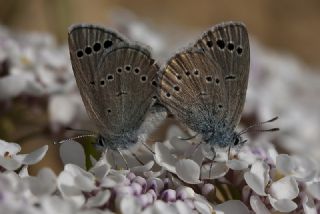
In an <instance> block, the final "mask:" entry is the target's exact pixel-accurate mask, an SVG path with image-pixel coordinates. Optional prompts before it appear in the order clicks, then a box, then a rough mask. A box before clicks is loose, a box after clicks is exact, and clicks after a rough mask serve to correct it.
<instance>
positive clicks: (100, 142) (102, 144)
mask: <svg viewBox="0 0 320 214" xmlns="http://www.w3.org/2000/svg"><path fill="white" fill-rule="evenodd" d="M98 144H99V146H104V143H103V139H102V137H99V139H98Z"/></svg>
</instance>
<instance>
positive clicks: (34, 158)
mask: <svg viewBox="0 0 320 214" xmlns="http://www.w3.org/2000/svg"><path fill="white" fill-rule="evenodd" d="M182 143H183V144H184V146H185V149H182ZM206 146H207V145H202V144H193V143H189V142H181V141H179V140H171V141H170V142H169V141H168V142H165V143H156V144H155V145H154V148H153V149H154V156H153V157H154V160H150V161H149V162H148V163H147V164H145V165H138V166H135V167H131V168H129V169H113V168H112V166H111V164H110V163H109V162H108V161H107V158H106V156H105V155H103V156H102V157H101V159H100V160H99V161H97V162H96V163H95V165H94V166H93V167H92V168H91V169H90V170H89V171H86V170H84V169H82V168H80V167H79V166H76V165H74V164H66V165H65V167H64V170H63V171H62V172H61V173H60V174H59V175H55V174H54V173H53V172H52V170H50V169H47V168H44V169H41V170H40V171H39V173H38V174H37V175H36V176H30V175H29V174H28V171H27V168H26V166H27V165H30V164H34V163H36V162H38V161H39V160H41V158H42V157H43V156H44V155H45V153H46V150H47V146H44V147H42V148H40V149H38V150H36V151H34V152H32V153H30V154H27V155H19V154H17V153H18V151H19V150H20V148H19V146H18V145H17V144H14V143H7V142H4V141H1V144H0V151H1V156H0V165H1V168H2V171H3V172H2V173H1V174H0V193H1V195H2V199H1V200H0V208H2V209H4V210H6V213H17V212H22V211H23V212H24V213H58V212H59V213H133V214H134V213H160V212H161V213H163V212H168V213H208V214H209V213H212V212H213V211H215V212H216V213H250V212H251V211H254V212H256V213H274V212H277V211H278V212H297V213H301V212H304V213H317V212H319V207H320V203H319V199H320V177H319V175H320V173H319V170H318V168H317V165H316V164H315V163H314V162H312V160H309V159H307V158H303V157H299V156H289V155H287V154H278V153H277V151H276V150H275V149H274V147H273V146H271V144H263V145H260V146H259V147H255V146H252V147H248V146H245V147H243V148H242V149H241V150H240V151H239V152H238V153H234V152H231V153H232V155H231V156H232V158H231V159H228V158H227V157H226V153H224V152H219V153H218V155H217V156H216V158H215V160H214V161H213V162H212V160H211V158H212V156H210V155H211V154H208V153H207V152H206V151H207V148H206ZM190 153H191V154H190ZM155 163H157V164H155ZM155 170H156V171H155Z"/></svg>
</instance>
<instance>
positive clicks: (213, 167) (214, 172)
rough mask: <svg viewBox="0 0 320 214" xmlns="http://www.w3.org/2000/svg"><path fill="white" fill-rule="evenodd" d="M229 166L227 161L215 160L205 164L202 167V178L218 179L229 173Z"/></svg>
mask: <svg viewBox="0 0 320 214" xmlns="http://www.w3.org/2000/svg"><path fill="white" fill-rule="evenodd" d="M228 170H229V168H228V167H227V165H226V163H225V162H213V163H212V164H211V163H209V164H204V165H203V166H202V167H201V178H202V179H216V178H220V177H222V176H224V175H225V174H227V172H228ZM209 173H210V174H209Z"/></svg>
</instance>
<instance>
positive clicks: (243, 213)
mask: <svg viewBox="0 0 320 214" xmlns="http://www.w3.org/2000/svg"><path fill="white" fill-rule="evenodd" d="M214 210H215V212H216V213H217V214H229V213H230V214H231V213H239V214H250V211H249V209H248V208H247V207H246V205H244V204H243V203H242V202H241V201H236V200H230V201H227V202H224V203H222V204H219V205H217V206H215V208H214Z"/></svg>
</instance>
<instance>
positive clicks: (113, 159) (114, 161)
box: [111, 151, 118, 169]
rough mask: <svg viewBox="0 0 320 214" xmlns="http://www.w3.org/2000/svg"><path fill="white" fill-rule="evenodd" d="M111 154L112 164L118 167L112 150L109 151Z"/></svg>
mask: <svg viewBox="0 0 320 214" xmlns="http://www.w3.org/2000/svg"><path fill="white" fill-rule="evenodd" d="M111 156H112V161H113V164H114V168H115V169H118V166H117V162H116V159H115V158H114V154H113V151H111Z"/></svg>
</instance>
